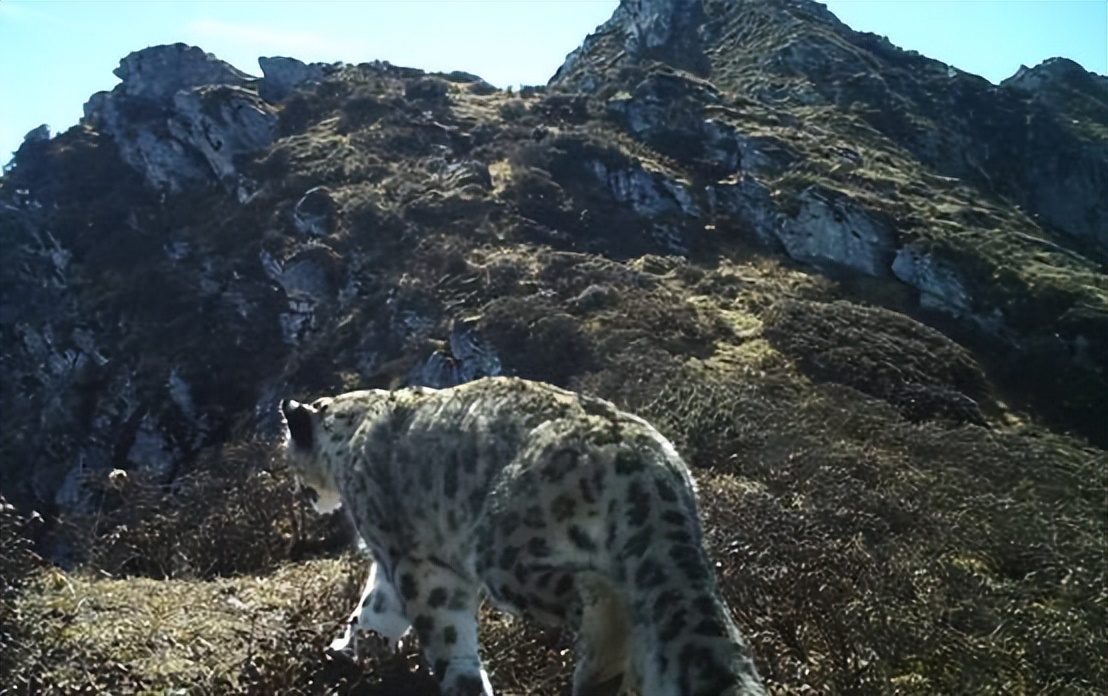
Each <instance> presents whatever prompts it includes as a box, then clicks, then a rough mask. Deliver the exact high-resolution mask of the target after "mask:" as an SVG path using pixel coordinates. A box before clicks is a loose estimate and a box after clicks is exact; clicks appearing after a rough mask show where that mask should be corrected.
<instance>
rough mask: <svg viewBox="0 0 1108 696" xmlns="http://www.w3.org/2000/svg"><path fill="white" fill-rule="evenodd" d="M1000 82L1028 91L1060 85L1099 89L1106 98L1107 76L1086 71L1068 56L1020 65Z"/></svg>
mask: <svg viewBox="0 0 1108 696" xmlns="http://www.w3.org/2000/svg"><path fill="white" fill-rule="evenodd" d="M1000 84H1001V86H1002V87H1014V88H1016V89H1023V90H1027V91H1029V92H1037V91H1039V90H1041V89H1043V88H1044V87H1049V86H1060V85H1064V86H1068V87H1071V88H1076V89H1081V90H1083V91H1084V90H1091V91H1096V90H1098V89H1099V91H1100V97H1101V98H1108V77H1105V76H1103V75H1096V74H1094V73H1091V72H1088V71H1087V70H1085V68H1083V67H1081V66H1080V65H1079V64H1077V63H1075V62H1074V61H1072V60H1070V59H1069V58H1047V59H1046V60H1044V61H1043V62H1042V63H1039V64H1038V65H1036V66H1035V67H1034V68H1029V67H1027V66H1026V65H1021V66H1020V69H1019V70H1017V71H1016V74H1015V75H1012V76H1011V77H1009V78H1008V79H1006V80H1004V81H1003V82H1001V83H1000Z"/></svg>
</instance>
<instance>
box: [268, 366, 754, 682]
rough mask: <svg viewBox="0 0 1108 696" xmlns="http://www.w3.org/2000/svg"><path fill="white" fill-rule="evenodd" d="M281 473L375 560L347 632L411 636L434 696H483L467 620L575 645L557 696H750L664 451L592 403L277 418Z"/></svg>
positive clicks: (621, 416)
mask: <svg viewBox="0 0 1108 696" xmlns="http://www.w3.org/2000/svg"><path fill="white" fill-rule="evenodd" d="M281 413H282V416H283V419H284V423H285V431H286V441H285V446H286V450H287V453H288V459H289V462H290V467H291V469H292V470H293V472H294V473H295V475H296V476H297V477H298V479H299V480H300V482H301V483H302V484H303V485H304V486H306V487H311V488H314V489H315V491H316V494H317V496H318V499H317V505H318V506H320V507H321V508H322V509H333V508H335V507H337V506H339V505H340V504H341V506H342V507H343V508H344V509H345V510H346V511H347V513H348V514H349V515H350V517H351V518H352V519H353V522H354V526H355V528H356V529H357V531H358V533H359V534H360V535H361V537H362V540H363V541H364V543H365V545H366V547H367V549H368V551H369V552H370V554H371V555H372V559H373V562H372V563H371V567H370V571H369V580H368V582H367V584H366V589H365V592H364V593H363V596H362V599H361V602H360V603H359V606H358V607H357V608H356V609H355V611H354V613H353V615H352V616H351V618H350V625H349V626H348V627H347V629H346V632H345V634H344V635H343V636H341V637H340V638H339V639H337V640H336V641H335V643H333V644H332V648H335V649H342V648H345V647H347V645H348V644H349V642H350V640H351V638H352V637H353V636H354V635H355V634H356V633H357V632H359V631H366V632H374V633H377V634H378V635H379V636H381V637H382V638H383V639H384V640H385V641H387V642H388V643H389V644H392V645H394V646H395V645H396V642H397V641H398V640H399V639H400V638H401V637H402V636H403V635H404V634H405V633H406V632H408V631H412V632H414V634H415V636H416V638H417V639H418V643H419V646H420V648H421V650H422V651H423V657H424V659H425V663H426V664H427V665H428V667H429V668H430V670H431V671H432V673H433V674H434V676H435V678H436V679H437V680H438V682H439V685H440V689H441V692H442V693H443V694H444V695H445V696H491V694H492V687H491V686H490V682H489V679H488V675H487V673H486V672H485V670H484V669H483V666H482V663H481V659H480V656H479V645H478V620H477V613H478V609H479V605H480V603H481V602H482V601H483V599H484V598H487V599H489V600H490V601H491V602H492V603H493V605H494V606H495V607H497V608H499V609H502V610H506V611H509V612H512V613H514V614H516V615H522V616H523V617H525V618H526V619H530V620H533V621H536V622H538V623H540V624H544V625H547V626H568V627H569V628H570V629H572V630H573V631H574V632H575V635H576V638H575V642H574V661H575V665H574V673H573V680H572V693H573V695H574V696H615V695H616V694H628V693H638V694H642V696H722V695H725V694H726V695H727V696H738V695H739V694H743V695H747V694H764V690H763V686H762V683H761V680H760V679H759V677H758V674H757V671H756V669H755V666H754V662H753V659H752V657H751V653H750V650H749V648H748V646H747V643H746V642H745V640H744V638H743V636H742V635H741V634H740V632H739V629H738V628H737V627H736V625H735V622H734V621H733V620H732V618H731V614H730V611H729V609H728V607H727V605H726V603H725V601H724V599H723V597H722V596H721V592H720V588H719V585H718V582H717V578H716V576H715V572H714V568H713V565H712V563H711V562H710V560H709V557H708V554H707V552H706V550H705V547H704V540H703V530H702V527H701V523H700V518H699V513H698V509H697V501H696V489H695V486H694V482H693V479H692V476H691V474H690V472H689V469H688V467H687V466H686V464H685V462H684V461H683V460H682V458H681V457H680V455H679V454H678V453H677V451H676V449H675V448H674V446H673V444H672V443H671V442H670V441H669V440H667V439H666V438H665V437H664V436H662V435H661V434H660V433H659V432H658V431H657V430H656V429H655V428H653V427H652V426H651V425H650V424H649V423H647V422H646V421H645V420H643V419H641V418H639V417H637V416H634V415H632V414H630V413H626V412H624V411H621V410H620V409H618V408H616V406H614V405H613V404H611V403H609V402H608V401H604V400H601V399H598V398H592V397H589V396H585V395H581V394H577V393H575V392H571V391H567V390H564V389H561V388H558V387H555V386H552V385H549V384H544V383H541V382H534V381H528V380H524V379H519V378H512V377H489V378H483V379H479V380H476V381H472V382H468V383H465V384H461V385H458V386H455V387H451V388H447V389H431V388H426V387H409V388H405V389H397V390H393V391H386V390H365V391H354V392H349V393H345V394H341V395H338V396H334V397H325V398H320V399H318V400H316V401H313V402H312V403H310V404H301V403H297V402H296V401H291V400H288V401H284V402H282V404H281Z"/></svg>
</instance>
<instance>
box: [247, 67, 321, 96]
mask: <svg viewBox="0 0 1108 696" xmlns="http://www.w3.org/2000/svg"><path fill="white" fill-rule="evenodd" d="M258 67H260V68H261V69H262V75H263V77H262V79H261V80H259V82H258V94H259V95H260V96H261V98H262V99H265V100H266V101H267V102H273V103H276V102H279V101H282V100H284V99H285V98H286V97H288V96H289V95H290V94H292V91H293V90H294V89H296V88H297V87H300V86H301V85H310V84H315V83H317V82H320V81H322V80H323V76H324V75H325V74H326V69H327V67H328V66H327V65H325V64H324V63H305V62H303V61H299V60H297V59H295V58H287V57H285V56H273V57H264V56H263V57H261V58H259V59H258Z"/></svg>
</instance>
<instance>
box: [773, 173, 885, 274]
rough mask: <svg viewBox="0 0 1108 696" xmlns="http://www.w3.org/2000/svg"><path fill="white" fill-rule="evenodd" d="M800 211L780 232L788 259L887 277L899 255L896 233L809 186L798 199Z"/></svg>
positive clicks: (837, 197)
mask: <svg viewBox="0 0 1108 696" xmlns="http://www.w3.org/2000/svg"><path fill="white" fill-rule="evenodd" d="M797 201H798V203H799V204H800V209H799V211H798V212H797V214H796V215H795V216H794V217H791V218H787V219H786V220H785V222H784V224H783V225H782V226H781V228H780V229H779V230H778V236H779V237H780V239H781V243H782V244H783V245H784V246H785V251H786V253H788V255H789V256H791V257H793V258H794V259H796V260H797V261H803V262H805V263H812V264H816V265H820V264H831V265H834V266H838V267H842V268H849V269H851V270H854V271H859V272H861V273H865V274H866V275H870V276H887V275H888V273H889V265H890V264H891V263H892V260H893V255H894V254H895V252H896V240H895V236H894V234H893V232H892V231H891V230H889V229H888V228H886V226H885V225H883V224H882V223H881V222H879V221H878V220H876V219H875V218H874V217H872V216H871V215H868V214H867V213H866V212H865V211H864V210H862V208H861V207H860V206H858V205H857V204H855V203H853V202H852V201H850V200H849V199H847V198H845V197H843V196H840V195H837V194H833V193H831V192H830V191H825V190H820V189H817V188H815V187H809V188H807V189H805V190H804V191H801V192H800V195H799V196H797Z"/></svg>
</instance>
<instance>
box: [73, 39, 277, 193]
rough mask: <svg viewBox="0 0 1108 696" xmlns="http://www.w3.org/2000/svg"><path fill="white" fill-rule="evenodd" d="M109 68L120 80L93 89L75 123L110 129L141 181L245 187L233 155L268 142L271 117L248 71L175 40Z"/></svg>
mask: <svg viewBox="0 0 1108 696" xmlns="http://www.w3.org/2000/svg"><path fill="white" fill-rule="evenodd" d="M115 74H116V75H117V76H118V77H119V78H120V80H122V82H120V84H118V85H116V87H115V89H113V90H112V91H110V92H98V93H96V94H94V95H92V97H91V98H90V99H89V101H88V102H87V103H86V104H85V109H84V111H85V116H84V119H83V121H82V122H83V123H84V125H86V126H89V127H91V128H93V129H94V130H96V131H98V132H100V133H102V134H104V135H108V136H111V137H112V138H113V139H114V140H115V143H116V145H117V147H118V148H119V153H120V156H121V157H122V159H123V161H124V162H126V163H127V164H128V165H130V166H131V167H132V168H133V169H135V170H136V171H137V172H139V174H141V175H142V177H143V179H144V180H145V181H146V184H147V186H149V187H150V188H152V189H155V190H164V191H168V192H170V193H176V192H179V191H182V190H184V189H186V188H189V187H193V186H197V185H209V184H212V183H219V184H222V185H223V186H224V188H225V189H227V190H228V191H231V192H246V191H249V190H250V188H251V187H250V186H249V185H247V184H246V183H245V182H244V181H242V179H241V177H240V176H239V175H238V172H237V171H236V170H235V165H234V158H235V156H236V155H239V154H242V153H244V152H252V151H254V150H257V149H258V148H261V147H264V146H265V145H268V144H269V143H270V142H272V140H273V137H274V135H275V128H276V122H277V116H276V113H275V112H274V111H273V109H272V108H271V107H269V106H268V105H267V104H266V103H265V101H264V100H263V99H262V98H261V97H260V96H259V95H258V93H257V91H256V90H255V87H254V85H255V83H256V82H257V81H256V80H255V79H254V78H252V77H250V76H249V75H247V74H246V73H244V72H242V71H240V70H238V69H237V68H235V67H234V66H232V65H230V64H229V63H226V62H224V61H222V60H219V59H218V58H216V57H215V56H213V55H212V54H210V53H205V52H204V51H203V50H201V49H199V48H197V47H195V46H186V45H185V44H180V43H178V44H173V45H169V46H153V47H150V48H145V49H143V50H141V51H136V52H134V53H132V54H130V55H128V56H127V57H125V58H124V59H123V60H122V61H120V64H119V67H118V68H117V69H116V70H115ZM242 195H245V193H243V194H242Z"/></svg>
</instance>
